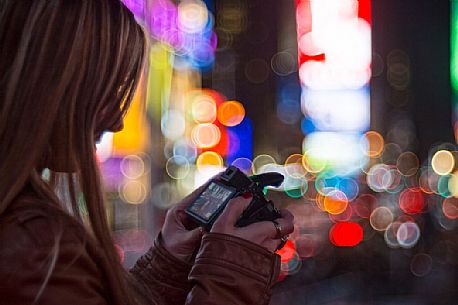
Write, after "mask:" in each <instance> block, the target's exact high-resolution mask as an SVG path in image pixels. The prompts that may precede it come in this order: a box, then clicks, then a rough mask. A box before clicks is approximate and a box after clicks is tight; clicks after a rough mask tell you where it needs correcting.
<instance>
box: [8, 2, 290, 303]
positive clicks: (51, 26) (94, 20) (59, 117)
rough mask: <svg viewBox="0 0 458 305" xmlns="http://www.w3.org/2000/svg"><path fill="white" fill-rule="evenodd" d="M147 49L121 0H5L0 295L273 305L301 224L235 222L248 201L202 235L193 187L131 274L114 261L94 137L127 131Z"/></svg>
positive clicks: (31, 299) (34, 299) (37, 299)
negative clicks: (289, 238) (193, 217)
mask: <svg viewBox="0 0 458 305" xmlns="http://www.w3.org/2000/svg"><path fill="white" fill-rule="evenodd" d="M144 56H145V37H144V33H143V31H142V28H141V27H140V26H139V25H137V24H136V22H135V20H134V17H133V16H132V14H131V13H130V12H129V11H128V10H127V9H126V8H125V7H124V6H123V5H122V4H121V3H120V2H119V1H118V0H72V1H69V0H33V1H32V0H0V304H2V305H3V304H8V305H15V304H21V305H26V304H48V305H52V304H68V305H70V304H85V305H95V304H100V305H101V304H190V305H191V304H193V305H197V304H198V305H204V304H237V305H243V304H267V303H268V300H269V297H270V291H271V287H272V285H273V283H274V282H275V279H276V276H277V274H278V271H279V270H278V269H279V260H278V256H277V255H275V254H274V253H273V252H274V251H275V249H276V248H277V246H278V245H279V244H280V238H281V237H283V236H284V235H287V234H289V233H291V232H292V230H293V224H292V223H293V220H292V216H291V214H290V213H288V212H287V211H282V215H283V217H282V218H280V219H278V221H277V222H278V224H273V223H272V222H261V223H256V224H252V225H250V226H247V227H244V228H236V227H234V224H235V222H236V220H237V218H238V217H239V216H240V215H241V213H242V211H243V210H244V209H245V208H246V207H247V204H248V203H249V202H250V198H249V196H246V197H248V198H242V197H240V198H237V199H234V200H232V201H231V202H230V203H229V204H228V205H227V207H226V209H225V211H224V212H223V213H222V215H221V217H219V219H218V221H217V222H216V223H215V224H214V226H213V228H212V231H211V232H209V233H205V234H201V230H199V229H194V230H188V229H187V227H186V223H187V221H188V219H186V216H185V214H184V212H183V210H184V209H185V208H186V206H187V205H189V204H190V202H191V201H192V200H193V199H194V198H195V196H196V194H198V193H199V191H200V190H197V191H196V192H194V193H193V194H191V195H190V196H189V197H187V198H185V199H184V200H183V201H182V202H180V203H179V204H177V206H176V207H175V208H174V209H172V210H170V211H169V213H168V214H167V217H166V221H165V224H164V226H163V228H162V231H161V234H159V236H158V238H157V239H156V241H155V243H154V246H153V247H152V248H151V249H150V250H149V251H148V253H147V254H146V255H145V256H143V257H142V258H141V259H140V260H139V261H138V262H137V264H136V265H135V267H134V268H133V269H132V270H125V269H124V268H123V267H122V265H121V264H120V260H119V256H118V253H117V252H116V249H115V247H114V245H113V241H112V238H111V235H110V230H109V227H108V224H107V220H106V215H105V208H104V198H103V193H102V189H101V185H100V174H99V172H98V168H97V163H96V158H95V141H96V140H97V138H98V137H100V135H101V134H102V132H104V131H106V130H109V131H114V132H115V131H118V130H120V129H121V128H122V120H123V116H124V114H125V113H126V111H127V109H128V107H129V104H130V101H131V99H132V96H133V93H134V90H135V88H136V85H137V83H138V79H139V76H140V73H141V70H142V63H143V58H144ZM44 169H49V170H50V172H51V175H50V177H48V178H46V179H44V178H43V170H44ZM62 185H64V186H65V187H64V189H65V191H66V192H67V193H68V194H67V196H58V195H59V194H62V190H59V189H58V188H59V187H62ZM78 194H82V195H83V196H78ZM65 198H66V199H65ZM83 211H84V212H83ZM196 251H197V253H198V254H197V256H196V258H195V259H193V257H194V256H193V255H192V254H193V253H195V252H196Z"/></svg>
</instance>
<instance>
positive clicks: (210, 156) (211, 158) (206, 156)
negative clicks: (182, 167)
mask: <svg viewBox="0 0 458 305" xmlns="http://www.w3.org/2000/svg"><path fill="white" fill-rule="evenodd" d="M196 166H197V170H199V171H200V172H205V171H206V170H207V168H209V167H210V168H221V169H222V168H223V158H222V157H221V156H220V155H218V154H217V153H216V152H214V151H206V152H204V153H202V154H201V155H200V156H199V157H198V158H197V160H196Z"/></svg>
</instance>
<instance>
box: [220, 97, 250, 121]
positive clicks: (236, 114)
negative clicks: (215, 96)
mask: <svg viewBox="0 0 458 305" xmlns="http://www.w3.org/2000/svg"><path fill="white" fill-rule="evenodd" d="M244 118H245V108H244V107H243V105H242V104H241V103H239V102H237V101H228V102H224V103H222V104H221V105H220V106H219V109H218V120H219V121H220V122H221V124H223V125H225V126H236V125H238V124H240V123H241V122H242V121H243V119H244Z"/></svg>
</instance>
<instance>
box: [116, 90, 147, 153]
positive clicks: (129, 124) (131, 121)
mask: <svg viewBox="0 0 458 305" xmlns="http://www.w3.org/2000/svg"><path fill="white" fill-rule="evenodd" d="M142 83H143V82H141V84H140V85H139V86H138V88H142V87H143V86H142ZM143 97H144V96H143V92H142V90H141V89H138V90H137V91H136V92H135V96H134V98H133V100H132V104H131V106H130V108H129V111H128V112H127V115H126V117H125V118H124V128H123V130H122V131H120V132H117V133H115V134H114V135H113V154H114V155H118V156H119V155H121V156H125V155H133V154H138V153H140V152H143V151H144V150H145V147H146V143H147V139H149V138H150V137H149V129H148V127H147V126H148V125H147V123H146V116H145V109H144V108H145V105H144V103H143V101H144V99H143Z"/></svg>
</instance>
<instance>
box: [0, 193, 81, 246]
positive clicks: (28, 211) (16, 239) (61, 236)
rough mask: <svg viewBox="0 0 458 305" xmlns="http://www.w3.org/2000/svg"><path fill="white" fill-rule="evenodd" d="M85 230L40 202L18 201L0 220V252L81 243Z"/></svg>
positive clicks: (68, 217)
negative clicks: (8, 249)
mask: <svg viewBox="0 0 458 305" xmlns="http://www.w3.org/2000/svg"><path fill="white" fill-rule="evenodd" d="M86 238H87V234H86V230H85V229H84V227H83V225H82V224H79V223H78V222H77V221H76V220H75V219H74V218H73V217H72V216H70V215H69V214H67V213H65V212H64V211H61V210H59V209H58V208H55V207H52V206H50V205H48V204H46V203H44V202H41V201H40V200H29V201H21V202H20V203H18V204H13V206H12V208H10V209H7V211H6V212H5V213H4V214H3V215H1V216H0V249H3V248H4V247H3V246H6V247H8V248H21V247H28V248H29V249H30V247H52V246H54V245H55V243H56V240H59V241H60V243H81V242H84V240H85V239H86Z"/></svg>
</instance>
